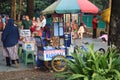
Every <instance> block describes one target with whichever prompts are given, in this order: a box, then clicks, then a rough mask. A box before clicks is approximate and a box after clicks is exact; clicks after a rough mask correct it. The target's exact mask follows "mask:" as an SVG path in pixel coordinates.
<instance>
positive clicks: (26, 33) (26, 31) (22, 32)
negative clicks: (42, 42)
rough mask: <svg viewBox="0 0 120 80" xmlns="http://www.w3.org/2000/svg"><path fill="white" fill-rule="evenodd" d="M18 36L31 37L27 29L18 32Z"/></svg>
mask: <svg viewBox="0 0 120 80" xmlns="http://www.w3.org/2000/svg"><path fill="white" fill-rule="evenodd" d="M20 36H21V37H27V36H31V32H30V30H29V29H23V30H20Z"/></svg>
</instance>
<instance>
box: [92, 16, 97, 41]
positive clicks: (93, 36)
mask: <svg viewBox="0 0 120 80" xmlns="http://www.w3.org/2000/svg"><path fill="white" fill-rule="evenodd" d="M92 26H93V27H92V29H93V35H92V38H93V39H95V38H97V27H98V18H97V16H96V15H95V16H94V17H93V20H92Z"/></svg>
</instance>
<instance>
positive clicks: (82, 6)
mask: <svg viewBox="0 0 120 80" xmlns="http://www.w3.org/2000/svg"><path fill="white" fill-rule="evenodd" d="M80 12H82V13H95V14H96V13H98V12H99V8H98V7H97V6H95V5H94V4H93V3H91V2H90V1H89V0H57V1H55V2H54V3H53V4H51V5H50V6H48V7H47V8H46V9H45V10H43V11H42V13H43V14H53V13H58V14H70V13H80Z"/></svg>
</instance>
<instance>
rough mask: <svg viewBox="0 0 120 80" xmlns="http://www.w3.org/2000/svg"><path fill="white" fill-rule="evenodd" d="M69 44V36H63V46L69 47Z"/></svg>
mask: <svg viewBox="0 0 120 80" xmlns="http://www.w3.org/2000/svg"><path fill="white" fill-rule="evenodd" d="M70 44H71V34H64V45H65V46H66V47H70Z"/></svg>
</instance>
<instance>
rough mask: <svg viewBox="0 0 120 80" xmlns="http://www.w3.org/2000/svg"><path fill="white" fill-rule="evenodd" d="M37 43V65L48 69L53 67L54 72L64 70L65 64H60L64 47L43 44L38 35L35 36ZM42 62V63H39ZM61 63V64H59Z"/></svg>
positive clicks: (63, 54) (63, 56)
mask: <svg viewBox="0 0 120 80" xmlns="http://www.w3.org/2000/svg"><path fill="white" fill-rule="evenodd" d="M35 40H36V43H37V55H36V62H37V66H38V67H40V66H43V65H44V66H45V67H47V68H48V69H53V70H54V71H56V72H60V71H63V70H65V66H66V65H62V64H63V63H64V62H62V59H63V58H65V55H66V54H65V48H63V47H61V48H55V47H52V46H43V44H42V39H41V38H40V37H39V36H36V37H35ZM56 56H60V57H61V58H57V59H54V57H56ZM41 63H43V64H41ZM60 65H61V66H60Z"/></svg>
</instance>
